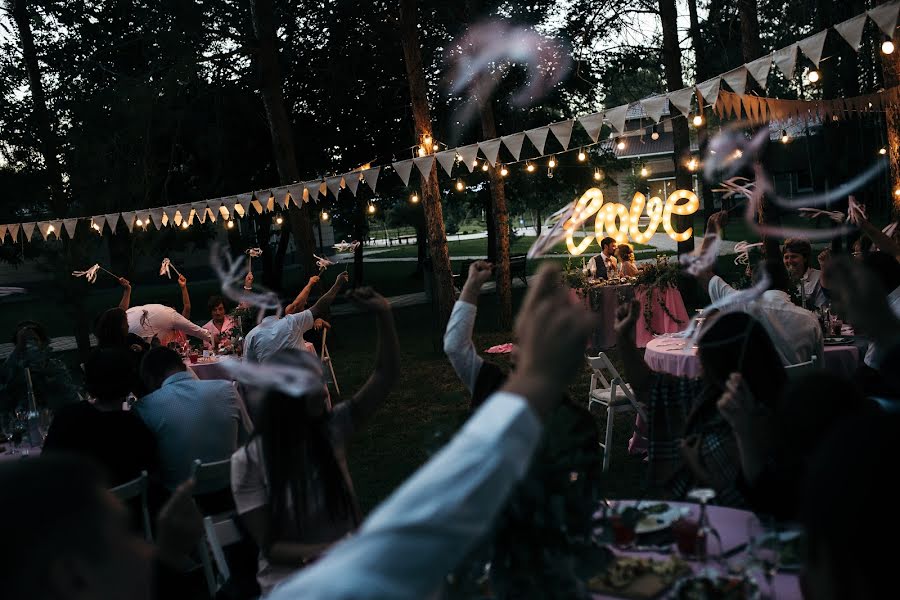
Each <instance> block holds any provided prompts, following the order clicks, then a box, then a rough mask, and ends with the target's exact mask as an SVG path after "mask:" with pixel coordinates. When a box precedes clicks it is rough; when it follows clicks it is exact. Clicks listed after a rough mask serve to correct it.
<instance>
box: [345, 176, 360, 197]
mask: <svg viewBox="0 0 900 600" xmlns="http://www.w3.org/2000/svg"><path fill="white" fill-rule="evenodd" d="M359 177H360V175H359V171H354V172H352V173H344V184H345V185H346V186H347V189H348V190H350V193H351V194H353V195H354V196H355V195H356V188H358V187H359Z"/></svg>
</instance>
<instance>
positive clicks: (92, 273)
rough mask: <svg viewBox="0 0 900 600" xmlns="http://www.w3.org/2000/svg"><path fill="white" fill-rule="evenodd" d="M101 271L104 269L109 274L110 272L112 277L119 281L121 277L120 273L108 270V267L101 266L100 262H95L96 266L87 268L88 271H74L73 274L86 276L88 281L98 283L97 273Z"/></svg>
mask: <svg viewBox="0 0 900 600" xmlns="http://www.w3.org/2000/svg"><path fill="white" fill-rule="evenodd" d="M100 271H103V272H104V273H108V274H109V275H110V276H111V277H113V278H114V279H115V280H116V281H118V280H119V279H121V277H119V276H118V275H116V274H115V273H113V272H112V271H109V270H107V269H104V268H103V267H101V266H100V265H99V264H95V265H94V266H92V267H90V268H89V269H87V270H86V271H72V275H74V276H75V277H84V278H85V279H87V280H88V283H96V281H97V273H99V272H100Z"/></svg>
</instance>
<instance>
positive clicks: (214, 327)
mask: <svg viewBox="0 0 900 600" xmlns="http://www.w3.org/2000/svg"><path fill="white" fill-rule="evenodd" d="M206 307H207V308H208V309H209V315H210V317H211V318H210V320H209V321H207V323H206V325H204V326H203V329H205V330H207V331H208V332H210V333H211V334H212V335H213V337H216V336H219V337H221V336H222V335H227V334H228V332H230V331H231V328H232V327H234V325H235V322H234V320H233V319H232V318H231V316H230V315H228V314H227V313H226V312H225V298H223V297H222V296H210V297H209V301H208V302H207V303H206Z"/></svg>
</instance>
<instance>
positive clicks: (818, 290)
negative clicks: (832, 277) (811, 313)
mask: <svg viewBox="0 0 900 600" xmlns="http://www.w3.org/2000/svg"><path fill="white" fill-rule="evenodd" d="M821 277H822V271H820V270H819V269H813V268H812V267H810V268H809V269H806V273H804V274H803V277H801V278H800V283H799V284H798V285H797V290H798V292H799V288H800V286H801V285H802V286H803V294H802V296H803V299H804V302H805V305H806V306H813V307H815V308H819V307H820V306H822V305H823V304H825V302H827V298H825V292H823V291H822V284H821V282H820V281H819V280H820V279H821Z"/></svg>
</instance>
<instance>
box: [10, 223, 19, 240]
mask: <svg viewBox="0 0 900 600" xmlns="http://www.w3.org/2000/svg"><path fill="white" fill-rule="evenodd" d="M7 229H8V230H9V237H11V238H12V241H13V242H18V241H19V224H18V223H13V224H10V225H7Z"/></svg>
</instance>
